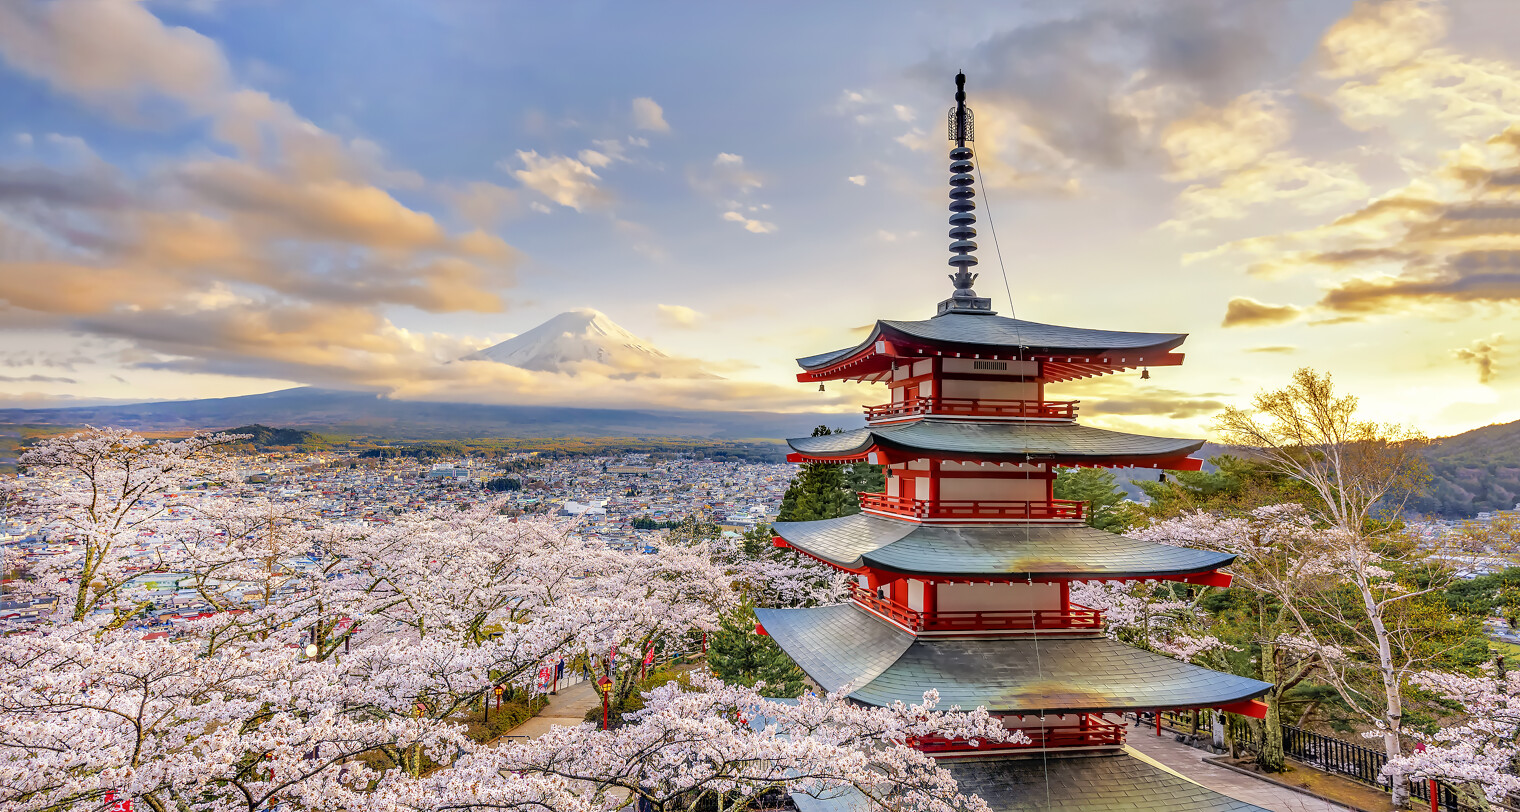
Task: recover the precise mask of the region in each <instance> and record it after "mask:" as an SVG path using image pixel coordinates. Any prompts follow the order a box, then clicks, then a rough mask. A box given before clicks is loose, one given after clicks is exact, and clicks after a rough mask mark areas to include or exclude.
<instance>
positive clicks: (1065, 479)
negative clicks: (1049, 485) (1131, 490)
mask: <svg viewBox="0 0 1520 812" xmlns="http://www.w3.org/2000/svg"><path fill="white" fill-rule="evenodd" d="M1055 497H1056V498H1057V499H1070V500H1073V501H1078V502H1086V503H1087V523H1088V524H1089V525H1092V526H1093V527H1096V528H1098V529H1099V530H1107V531H1109V532H1111V533H1117V532H1119V531H1120V530H1122V529H1123V528H1124V525H1125V519H1124V515H1123V514H1122V513H1120V512H1119V511H1117V510H1116V508H1117V507H1118V506H1119V503H1120V502H1123V501H1124V491H1123V490H1121V489H1120V488H1119V484H1118V482H1117V481H1116V480H1115V479H1114V472H1113V471H1108V470H1105V469H1103V468H1062V469H1060V470H1059V471H1057V472H1056V484H1055Z"/></svg>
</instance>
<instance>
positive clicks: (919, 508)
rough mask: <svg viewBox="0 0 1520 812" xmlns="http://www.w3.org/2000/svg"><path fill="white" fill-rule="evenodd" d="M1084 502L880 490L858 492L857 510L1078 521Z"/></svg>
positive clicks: (937, 518) (917, 516)
mask: <svg viewBox="0 0 1520 812" xmlns="http://www.w3.org/2000/svg"><path fill="white" fill-rule="evenodd" d="M1086 505H1087V503H1086V502H1074V501H1071V500H1069V499H1032V500H1012V501H1009V500H997V501H994V500H987V499H938V500H935V501H929V500H926V499H911V498H909V497H906V496H888V495H887V494H884V493H870V492H864V493H861V494H860V509H861V510H864V511H867V512H870V513H877V514H882V515H887V516H900V517H903V518H907V519H912V520H915V521H920V522H988V521H1009V520H1024V521H1041V522H1054V521H1061V522H1080V521H1083V519H1084V517H1085V516H1086V511H1085V508H1086Z"/></svg>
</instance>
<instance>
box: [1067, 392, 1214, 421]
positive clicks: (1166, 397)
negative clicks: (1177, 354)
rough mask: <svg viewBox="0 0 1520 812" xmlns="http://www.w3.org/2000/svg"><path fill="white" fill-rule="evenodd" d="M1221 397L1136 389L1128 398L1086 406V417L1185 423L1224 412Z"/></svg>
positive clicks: (1097, 402)
mask: <svg viewBox="0 0 1520 812" xmlns="http://www.w3.org/2000/svg"><path fill="white" fill-rule="evenodd" d="M1219 397H1221V395H1220V394H1219V393H1205V394H1202V395H1192V394H1188V393H1186V392H1179V391H1176V390H1173V389H1145V390H1141V389H1136V390H1133V391H1132V392H1131V393H1130V394H1129V395H1127V396H1119V397H1106V398H1102V399H1099V400H1097V401H1096V403H1093V404H1092V405H1088V403H1087V402H1084V403H1083V407H1082V411H1083V413H1084V414H1091V415H1115V414H1123V415H1145V416H1149V417H1166V418H1170V419H1173V420H1186V419H1188V418H1193V417H1201V416H1203V415H1212V414H1216V413H1218V412H1221V411H1223V410H1224V408H1225V403H1224V401H1222V400H1219V399H1218V398H1219Z"/></svg>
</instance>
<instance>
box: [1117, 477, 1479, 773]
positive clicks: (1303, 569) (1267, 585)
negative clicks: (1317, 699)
mask: <svg viewBox="0 0 1520 812" xmlns="http://www.w3.org/2000/svg"><path fill="white" fill-rule="evenodd" d="M1133 535H1135V536H1136V537H1137V538H1146V539H1151V540H1157V541H1169V542H1172V543H1181V544H1187V545H1190V546H1197V547H1203V548H1206V549H1214V550H1220V551H1222V552H1228V553H1232V554H1234V555H1236V556H1237V559H1236V563H1235V564H1234V565H1232V567H1231V572H1232V573H1233V574H1234V575H1235V577H1236V578H1237V579H1238V580H1239V581H1240V582H1242V583H1243V584H1244V585H1245V586H1248V587H1250V588H1251V589H1253V590H1255V592H1256V593H1257V595H1258V596H1259V597H1260V598H1262V599H1269V600H1270V605H1269V604H1268V603H1267V602H1266V601H1265V600H1264V601H1263V604H1262V611H1261V612H1260V613H1259V617H1260V618H1261V621H1262V625H1261V628H1260V629H1258V635H1259V637H1258V642H1259V643H1260V644H1261V647H1262V653H1261V661H1260V662H1261V667H1262V678H1263V679H1264V680H1267V681H1269V682H1273V683H1274V684H1275V685H1276V686H1277V687H1276V688H1275V689H1274V691H1273V692H1272V693H1271V694H1269V696H1268V707H1269V709H1270V710H1269V712H1268V720H1267V721H1268V726H1269V728H1270V727H1272V726H1274V725H1279V724H1280V717H1278V716H1277V715H1276V713H1275V711H1276V709H1277V702H1276V700H1278V699H1280V698H1281V695H1282V694H1283V693H1285V692H1286V690H1287V689H1288V688H1290V687H1292V685H1294V684H1296V683H1297V682H1299V681H1301V680H1303V679H1305V678H1307V677H1309V676H1310V675H1313V676H1316V677H1317V678H1319V679H1322V680H1324V681H1325V682H1327V683H1329V684H1330V685H1331V686H1332V687H1334V688H1335V689H1336V691H1337V693H1338V694H1339V695H1340V696H1341V698H1342V699H1343V700H1345V702H1346V704H1347V705H1348V706H1349V707H1350V708H1351V710H1352V711H1353V712H1354V713H1356V714H1358V715H1359V716H1361V717H1362V718H1363V719H1365V720H1366V721H1367V723H1368V724H1370V725H1372V726H1373V727H1374V728H1375V732H1374V733H1372V734H1370V735H1372V736H1376V737H1379V738H1381V739H1383V743H1384V750H1385V752H1386V753H1387V754H1388V756H1389V758H1390V759H1395V758H1397V757H1398V756H1399V755H1400V754H1401V753H1402V751H1403V745H1402V740H1401V737H1402V736H1403V735H1405V730H1404V724H1403V708H1404V688H1405V685H1406V683H1407V681H1408V679H1409V678H1410V677H1411V676H1412V675H1413V674H1415V673H1418V672H1420V671H1423V670H1427V669H1429V668H1430V667H1431V666H1432V665H1433V664H1435V663H1437V662H1439V661H1440V660H1441V659H1442V658H1443V657H1445V656H1446V655H1447V654H1448V653H1449V652H1450V651H1451V650H1452V649H1453V648H1454V647H1456V646H1457V645H1460V644H1461V642H1462V641H1463V639H1464V638H1463V636H1461V635H1455V634H1452V633H1451V632H1452V622H1451V618H1450V613H1449V612H1447V611H1445V610H1444V608H1443V607H1442V606H1441V605H1440V604H1439V602H1436V601H1430V602H1428V603H1427V601H1426V600H1425V599H1426V598H1427V597H1429V596H1435V595H1438V594H1439V593H1440V591H1441V590H1443V589H1445V587H1446V586H1447V585H1448V584H1450V583H1451V581H1452V579H1453V578H1454V577H1455V575H1454V573H1453V572H1452V571H1451V570H1450V568H1448V567H1445V566H1443V565H1441V564H1440V563H1439V559H1438V557H1437V554H1439V553H1440V552H1442V551H1443V550H1442V549H1441V548H1439V547H1438V546H1437V545H1436V542H1431V541H1426V542H1423V543H1420V542H1417V541H1416V540H1414V539H1411V538H1407V537H1404V536H1402V535H1400V534H1397V533H1392V532H1389V533H1380V534H1376V535H1368V534H1360V535H1358V534H1348V533H1347V532H1345V531H1344V530H1343V529H1342V528H1339V527H1336V526H1328V527H1327V526H1325V525H1324V523H1323V521H1322V520H1321V519H1320V518H1317V517H1316V516H1315V515H1314V514H1313V513H1312V512H1311V511H1309V510H1308V509H1306V508H1304V507H1303V506H1301V505H1273V506H1267V507H1261V508H1257V509H1255V510H1253V511H1251V512H1250V513H1248V514H1247V515H1245V516H1236V517H1220V516H1215V515H1213V514H1208V513H1204V512H1201V511H1200V512H1196V513H1193V514H1188V515H1185V516H1182V517H1179V518H1176V519H1172V520H1168V521H1163V522H1158V523H1156V524H1154V525H1152V526H1151V527H1149V528H1145V529H1143V530H1140V531H1137V532H1135V533H1134V534H1133ZM1269 733H1270V730H1269ZM1264 739H1265V742H1264V749H1267V748H1272V749H1274V750H1275V748H1276V747H1278V746H1280V744H1279V740H1278V738H1277V737H1275V736H1272V735H1268V736H1265V737H1264ZM1264 755H1265V756H1266V757H1267V758H1268V760H1269V761H1270V760H1274V759H1275V757H1276V756H1277V754H1276V753H1275V752H1272V753H1265V754H1264ZM1396 788H1398V787H1396ZM1403 791H1404V792H1407V787H1403Z"/></svg>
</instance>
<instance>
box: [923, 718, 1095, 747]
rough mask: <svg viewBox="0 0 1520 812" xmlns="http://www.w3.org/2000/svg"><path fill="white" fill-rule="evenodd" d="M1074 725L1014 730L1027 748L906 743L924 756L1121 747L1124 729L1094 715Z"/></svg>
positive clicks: (928, 740) (931, 740)
mask: <svg viewBox="0 0 1520 812" xmlns="http://www.w3.org/2000/svg"><path fill="white" fill-rule="evenodd" d="M1084 716H1085V717H1086V718H1085V719H1083V720H1081V721H1078V722H1077V723H1076V724H1065V725H1045V726H1043V727H1026V728H1017V729H1018V730H1021V731H1023V733H1024V735H1025V736H1027V737H1029V739H1030V741H1029V743H1028V744H1022V743H1018V744H1016V743H1013V742H989V741H981V742H979V743H978V746H976V747H973V746H971V744H970V743H969V742H967V741H966V740H964V739H948V738H944V737H941V736H920V737H917V738H915V739H913V740H912V741H911V742H910V743H911V744H912V745H913V746H914V747H916V748H918V749H919V750H921V751H923V752H926V753H943V752H956V751H964V752H973V753H974V752H980V751H984V750H986V751H993V750H1028V749H1034V748H1044V747H1117V746H1119V745H1121V744H1123V743H1124V733H1125V725H1124V724H1123V723H1122V722H1121V723H1115V722H1107V721H1104V720H1103V718H1102V717H1101V716H1100V715H1098V714H1084Z"/></svg>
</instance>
